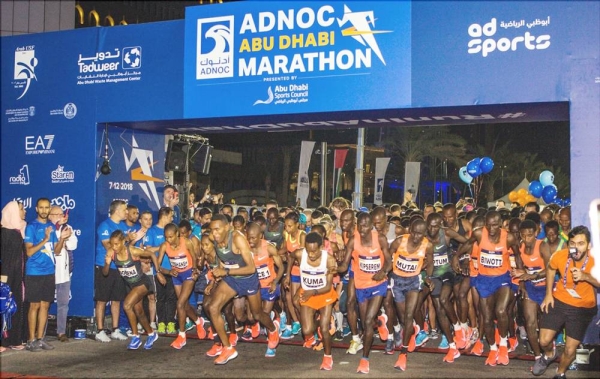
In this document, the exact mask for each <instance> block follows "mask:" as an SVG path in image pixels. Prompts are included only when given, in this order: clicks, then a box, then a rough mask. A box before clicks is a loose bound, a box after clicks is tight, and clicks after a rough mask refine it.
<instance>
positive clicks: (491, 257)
mask: <svg viewBox="0 0 600 379" xmlns="http://www.w3.org/2000/svg"><path fill="white" fill-rule="evenodd" d="M479 263H480V264H481V265H482V266H484V267H488V268H500V267H502V263H503V260H502V254H494V253H493V252H490V251H488V250H481V253H480V254H479Z"/></svg>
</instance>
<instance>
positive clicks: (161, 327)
mask: <svg viewBox="0 0 600 379" xmlns="http://www.w3.org/2000/svg"><path fill="white" fill-rule="evenodd" d="M156 331H157V332H159V333H160V334H165V333H166V332H167V325H166V324H165V323H164V322H159V323H158V328H157V329H156Z"/></svg>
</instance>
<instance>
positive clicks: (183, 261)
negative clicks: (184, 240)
mask: <svg viewBox="0 0 600 379" xmlns="http://www.w3.org/2000/svg"><path fill="white" fill-rule="evenodd" d="M169 262H171V266H173V267H174V268H178V269H185V268H186V267H187V266H188V260H187V257H186V256H183V257H174V258H171V257H169Z"/></svg>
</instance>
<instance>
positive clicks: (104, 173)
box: [100, 159, 110, 175]
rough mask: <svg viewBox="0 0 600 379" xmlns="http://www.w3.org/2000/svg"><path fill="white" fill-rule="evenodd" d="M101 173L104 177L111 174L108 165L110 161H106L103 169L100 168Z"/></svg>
mask: <svg viewBox="0 0 600 379" xmlns="http://www.w3.org/2000/svg"><path fill="white" fill-rule="evenodd" d="M100 172H101V173H102V175H108V174H110V165H109V164H108V159H104V162H103V163H102V167H100Z"/></svg>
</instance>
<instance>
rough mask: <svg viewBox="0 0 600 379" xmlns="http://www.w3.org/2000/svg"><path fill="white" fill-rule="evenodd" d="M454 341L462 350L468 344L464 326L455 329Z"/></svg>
mask: <svg viewBox="0 0 600 379" xmlns="http://www.w3.org/2000/svg"><path fill="white" fill-rule="evenodd" d="M454 343H456V348H457V349H459V350H462V349H464V348H465V347H466V345H467V340H466V333H465V330H463V328H460V327H459V328H456V329H454Z"/></svg>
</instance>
